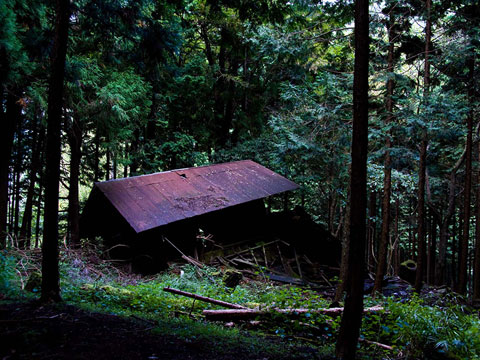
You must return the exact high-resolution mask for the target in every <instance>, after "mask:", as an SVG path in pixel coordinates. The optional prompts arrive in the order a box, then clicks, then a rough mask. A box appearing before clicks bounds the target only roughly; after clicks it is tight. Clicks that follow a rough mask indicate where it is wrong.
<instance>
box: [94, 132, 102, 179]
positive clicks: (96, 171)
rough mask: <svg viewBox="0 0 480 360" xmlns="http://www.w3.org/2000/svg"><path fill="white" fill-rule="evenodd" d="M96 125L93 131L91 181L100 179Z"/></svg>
mask: <svg viewBox="0 0 480 360" xmlns="http://www.w3.org/2000/svg"><path fill="white" fill-rule="evenodd" d="M98 133H99V131H98V127H97V129H96V131H95V140H94V141H95V153H94V155H93V156H94V157H95V158H94V159H93V161H94V163H93V181H94V182H97V181H98V180H99V179H100V135H99V134H98Z"/></svg>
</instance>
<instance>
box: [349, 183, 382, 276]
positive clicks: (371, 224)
mask: <svg viewBox="0 0 480 360" xmlns="http://www.w3.org/2000/svg"><path fill="white" fill-rule="evenodd" d="M369 203H370V205H369V206H368V230H367V232H368V239H367V251H366V253H367V256H366V261H367V269H368V271H371V270H372V269H374V268H375V251H376V245H377V244H376V242H377V241H376V240H377V192H376V191H373V190H372V191H371V192H370V201H369ZM347 214H348V213H347ZM347 217H348V216H347Z"/></svg>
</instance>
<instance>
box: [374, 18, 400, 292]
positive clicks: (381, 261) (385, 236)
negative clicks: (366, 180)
mask: <svg viewBox="0 0 480 360" xmlns="http://www.w3.org/2000/svg"><path fill="white" fill-rule="evenodd" d="M394 24H395V19H394V16H393V12H392V11H390V19H389V22H388V23H387V27H388V41H389V46H388V68H387V72H388V81H387V99H386V102H385V110H386V112H387V119H386V122H385V123H386V125H387V126H388V124H390V123H391V122H392V121H393V89H394V87H395V82H394V81H393V77H392V75H393V52H394V50H395V49H394V43H393V40H394V33H393V26H394ZM390 136H391V134H390V132H389V133H388V134H387V139H386V141H385V160H384V164H383V173H384V177H383V197H382V232H381V236H380V244H379V250H378V257H377V272H376V274H375V284H374V286H373V290H372V296H374V297H375V294H376V293H377V292H381V291H382V282H383V277H384V276H385V271H386V262H387V250H388V243H389V240H390V196H391V192H392V169H391V166H392V159H391V157H390V149H391V148H392V140H391V138H390Z"/></svg>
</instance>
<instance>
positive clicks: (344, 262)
mask: <svg viewBox="0 0 480 360" xmlns="http://www.w3.org/2000/svg"><path fill="white" fill-rule="evenodd" d="M349 170H350V169H349ZM349 173H351V170H350V171H349ZM345 212H346V213H347V214H348V216H345V224H344V231H343V234H342V259H341V263H340V274H339V282H338V284H337V289H336V291H335V298H334V299H333V302H334V303H339V302H340V301H341V300H342V297H343V294H344V292H345V289H346V288H347V280H348V253H349V244H350V216H349V214H350V189H349V190H348V196H347V206H346V211H345Z"/></svg>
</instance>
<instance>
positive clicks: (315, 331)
mask: <svg viewBox="0 0 480 360" xmlns="http://www.w3.org/2000/svg"><path fill="white" fill-rule="evenodd" d="M93 255H94V254H93ZM93 255H92V254H87V255H85V254H83V253H80V252H72V251H67V252H64V253H63V254H62V261H61V264H60V269H61V287H62V297H63V299H64V300H65V301H66V302H67V303H69V304H73V305H75V306H79V307H81V308H83V309H87V310H90V311H96V312H104V313H109V314H115V315H119V316H125V317H131V316H134V317H137V318H142V319H145V320H147V321H151V322H153V323H154V324H155V326H154V329H153V330H152V331H153V332H154V333H158V334H169V335H171V334H174V335H175V336H177V337H179V338H182V339H185V340H186V341H210V342H214V343H215V344H216V348H218V349H220V350H221V349H225V348H228V347H230V348H232V347H233V348H235V347H238V346H240V347H242V348H244V349H251V351H252V353H254V352H255V351H262V352H268V353H271V354H278V355H279V356H278V357H281V356H280V355H281V354H285V353H286V352H287V353H294V352H295V351H297V352H299V353H301V350H300V349H301V347H302V346H304V344H309V346H314V348H315V349H316V351H317V354H319V353H321V354H324V355H327V356H330V355H332V354H333V349H334V344H335V339H336V334H337V331H338V328H339V321H340V317H337V318H331V317H328V316H326V315H320V314H315V313H307V314H305V315H304V316H302V317H298V318H296V319H295V320H292V319H291V318H289V317H287V316H284V315H275V316H273V318H272V319H271V320H270V321H269V322H267V323H263V324H261V325H260V327H258V328H257V330H255V331H254V332H251V331H249V332H246V331H245V329H246V328H247V327H248V326H249V324H248V323H247V324H244V325H240V326H239V327H235V328H227V327H225V326H223V325H219V324H212V323H208V322H205V321H204V320H203V318H202V315H201V312H202V310H203V309H216V308H218V307H217V306H215V305H212V304H209V303H204V302H201V301H194V300H193V299H190V298H186V297H182V296H178V295H173V294H170V293H166V292H164V291H163V288H164V287H173V288H176V289H180V290H183V291H188V292H192V293H196V294H199V295H203V296H208V297H213V298H215V299H219V300H223V301H227V302H232V303H237V304H241V305H244V306H247V307H251V308H254V307H259V306H260V307H262V306H269V307H278V308H289V307H290V308H307V309H318V308H324V307H328V305H329V301H328V300H326V299H323V298H322V297H321V296H320V295H319V294H318V293H316V292H315V291H312V290H307V289H302V288H298V287H295V286H287V285H285V286H274V285H272V284H269V283H264V282H261V281H258V282H257V281H249V282H245V283H242V284H241V285H239V286H237V287H236V288H235V289H230V288H226V287H225V286H224V285H223V282H222V276H223V273H222V271H220V270H219V269H216V268H205V269H203V270H202V272H201V273H200V272H198V270H197V269H195V268H194V267H193V266H191V265H183V266H182V267H175V268H172V269H170V271H166V272H164V273H162V274H159V275H157V276H155V277H150V278H141V277H139V276H134V275H126V274H123V273H121V272H119V271H118V269H116V268H114V267H112V266H109V265H108V264H106V263H104V262H102V261H98V259H97V261H93V262H92V261H91V258H92V256H93ZM86 259H90V260H86ZM36 262H38V259H35V257H33V256H31V257H29V256H28V255H26V254H20V253H18V252H15V251H9V252H7V251H3V252H0V292H1V293H3V294H5V295H6V296H8V297H10V298H32V297H36V296H37V295H36V293H38V291H39V290H40V289H39V283H38V285H37V286H35V284H33V286H32V281H30V282H29V280H28V279H29V277H30V279H32V278H34V276H33V277H32V273H35V269H37V268H38V264H37V263H36ZM94 263H96V265H94ZM37 282H38V279H37ZM22 287H29V288H31V291H32V292H26V291H24V290H22ZM431 297H433V298H427V299H422V298H419V297H412V298H410V299H408V301H402V302H400V301H398V299H393V298H383V299H377V300H376V302H373V301H372V300H371V299H370V298H369V297H367V298H366V302H367V303H368V304H369V306H370V305H374V304H376V303H380V304H382V305H383V306H384V307H385V309H386V312H385V313H382V314H380V313H373V314H368V315H366V316H365V317H364V321H363V326H362V330H361V337H362V338H363V339H366V340H368V341H375V342H380V343H383V344H387V345H391V346H393V347H394V351H387V350H383V349H380V348H379V347H378V346H375V345H368V343H365V342H362V345H361V348H360V351H359V358H364V359H372V358H384V359H393V358H400V357H402V358H409V359H412V358H419V357H427V358H429V357H430V358H443V359H480V322H479V320H478V313H477V312H473V311H472V310H471V309H469V308H468V307H467V306H465V305H461V304H462V302H461V301H459V298H458V296H456V295H455V294H453V293H452V294H450V295H449V296H441V297H438V298H435V296H434V295H432V296H431ZM460 300H461V299H460ZM432 305H433V306H432ZM265 336H269V337H275V338H276V339H279V340H281V341H274V342H271V341H270V342H268V341H263V340H262V339H264V337H265ZM299 338H301V339H302V340H301V341H300V342H299ZM305 356H306V358H308V355H305Z"/></svg>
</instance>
